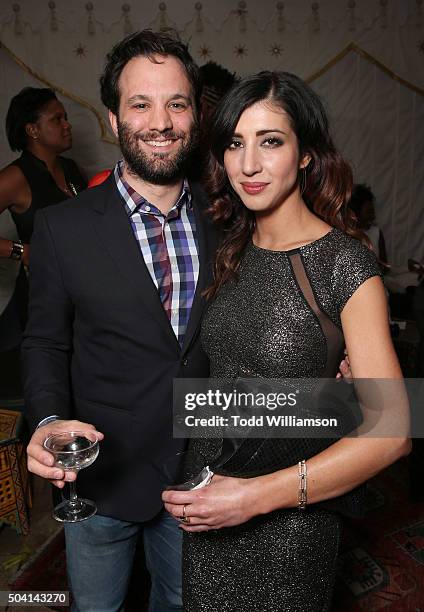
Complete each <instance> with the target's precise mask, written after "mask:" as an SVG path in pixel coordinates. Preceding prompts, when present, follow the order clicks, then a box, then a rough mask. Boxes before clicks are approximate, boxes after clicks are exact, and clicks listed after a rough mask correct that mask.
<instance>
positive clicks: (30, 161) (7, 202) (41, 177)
mask: <svg viewBox="0 0 424 612" xmlns="http://www.w3.org/2000/svg"><path fill="white" fill-rule="evenodd" d="M6 133H7V138H8V141H9V145H10V148H11V149H12V151H21V152H22V154H21V156H20V157H19V158H18V159H16V160H15V161H13V162H12V163H11V164H9V165H8V166H6V168H3V170H1V171H0V214H1V213H2V212H4V211H5V210H6V209H8V210H9V211H10V213H11V215H12V218H13V221H14V222H15V225H16V230H17V234H18V238H19V240H16V241H15V240H9V239H8V238H4V237H0V257H2V258H9V259H14V260H16V261H21V262H22V264H23V265H25V266H28V264H29V243H30V241H31V236H32V231H33V224H34V217H35V213H36V212H37V210H38V209H40V208H44V207H45V206H51V205H52V204H58V203H59V202H62V201H63V200H66V199H68V198H72V197H73V196H75V195H76V194H77V193H78V192H79V191H82V190H83V189H85V188H86V186H87V182H86V180H85V178H84V177H83V176H82V174H81V172H80V171H79V169H78V166H77V165H76V163H75V162H74V161H73V160H72V159H69V158H66V157H62V155H61V154H62V153H64V152H65V151H67V150H68V149H70V148H71V146H72V130H71V124H70V123H69V121H68V118H67V115H66V111H65V109H64V107H63V104H62V103H61V102H60V101H59V100H58V99H57V97H56V94H55V93H54V91H53V90H51V89H47V88H36V87H26V88H25V89H22V90H21V91H20V92H19V93H18V94H17V95H16V96H14V97H13V98H12V100H11V102H10V105H9V109H8V112H7V116H6ZM27 304H28V283H27V277H26V273H25V270H24V268H23V266H21V267H20V270H19V273H18V276H17V279H16V283H15V290H14V293H13V295H12V297H11V299H10V300H9V302H8V304H7V306H6V308H5V310H4V311H3V312H2V314H1V317H0V383H1V385H0V386H1V389H2V397H8V396H9V397H12V396H16V397H19V396H20V395H21V389H20V386H21V383H20V378H19V371H20V355H19V345H20V342H21V335H22V331H23V329H24V327H25V323H26V315H27Z"/></svg>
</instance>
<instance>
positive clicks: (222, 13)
mask: <svg viewBox="0 0 424 612" xmlns="http://www.w3.org/2000/svg"><path fill="white" fill-rule="evenodd" d="M166 26H172V27H174V28H176V29H177V30H178V31H179V33H180V35H181V37H182V38H183V39H184V40H185V41H187V42H188V43H189V45H190V50H191V52H192V54H193V55H194V57H195V59H196V60H197V61H198V62H199V64H203V63H205V62H206V61H208V60H214V61H216V62H218V63H220V64H222V65H223V66H225V67H226V68H228V69H229V70H231V71H235V72H237V73H238V74H247V73H250V72H255V71H258V70H261V69H284V70H289V71H292V72H295V73H296V74H298V75H299V76H301V77H303V78H305V79H307V80H308V81H309V82H310V83H311V85H312V86H313V87H314V88H315V89H316V91H317V92H318V93H319V94H320V95H321V96H322V97H323V99H324V101H325V103H326V106H327V108H328V110H329V114H330V119H331V125H332V131H333V135H334V137H335V140H336V142H337V144H338V146H339V147H340V149H341V151H342V152H343V153H344V155H345V156H346V157H347V158H348V159H349V160H350V162H351V163H352V165H353V168H354V172H355V180H357V181H360V182H363V181H366V182H368V183H369V184H370V185H371V187H372V189H373V190H374V192H375V194H376V196H377V217H378V222H379V224H380V226H381V227H382V228H383V231H384V233H385V236H386V240H387V242H388V252H389V258H390V260H391V261H392V262H393V263H394V264H398V265H404V264H405V263H406V260H407V258H408V257H415V258H421V259H424V223H423V222H422V221H421V216H422V214H421V210H422V198H423V196H422V194H423V186H424V185H423V183H424V166H423V164H422V161H421V160H422V159H423V153H424V150H423V149H424V137H423V136H424V121H423V119H424V70H423V64H424V2H423V0H373V1H370V0H356V1H355V0H346V1H345V2H343V1H340V0H337V1H336V0H332V1H331V0H321V2H309V1H307V0H287V1H286V2H275V1H274V0H261V1H260V2H259V1H257V0H255V1H253V0H250V1H241V2H234V1H231V0H230V1H228V0H203V2H194V1H192V0H168V2H167V3H165V2H160V3H158V2H150V1H149V2H146V1H144V2H137V3H135V2H133V3H124V4H122V5H121V4H120V3H116V2H112V0H102V2H85V1H84V0H73V2H68V1H67V0H56V2H53V1H50V2H47V1H45V0H21V1H20V2H15V3H13V2H6V1H5V0H3V2H2V3H1V5H0V41H1V43H2V46H1V47H0V79H1V82H2V91H3V96H2V97H1V100H0V121H1V126H0V128H1V130H2V132H1V135H2V137H1V138H0V164H1V165H3V164H4V163H6V162H8V161H10V160H11V159H13V155H12V154H11V152H10V151H9V150H8V147H7V142H6V139H5V137H4V117H5V114H6V110H7V106H8V103H9V100H10V98H11V97H12V96H13V95H14V94H15V93H16V92H17V91H19V90H20V89H21V88H22V87H23V86H25V85H34V86H42V85H43V84H47V83H49V84H51V85H52V86H54V87H55V88H56V89H57V90H58V91H59V93H60V97H61V99H62V101H63V102H64V104H65V106H66V109H67V111H68V114H69V116H70V119H71V121H72V124H73V129H74V148H73V150H72V153H71V155H72V157H74V158H75V159H76V160H77V161H78V163H79V164H80V165H81V166H82V167H83V168H84V169H85V171H86V172H87V174H88V175H92V174H93V173H94V172H96V171H98V170H100V169H102V168H105V167H110V166H111V165H112V164H113V163H114V161H115V160H116V159H117V158H118V156H119V149H118V148H117V146H116V145H115V144H113V137H112V134H111V132H110V130H109V128H108V122H107V114H106V113H105V111H104V109H103V108H102V105H101V102H100V100H99V96H98V76H99V74H100V72H101V70H102V66H103V63H104V57H105V54H106V52H107V51H108V50H109V49H110V48H111V46H112V45H113V44H114V43H115V42H116V41H118V40H119V39H120V38H122V37H123V36H124V35H125V34H127V33H129V32H131V31H134V30H136V29H140V28H144V27H152V28H153V29H159V28H161V27H166Z"/></svg>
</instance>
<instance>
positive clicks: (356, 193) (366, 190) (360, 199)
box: [349, 183, 375, 216]
mask: <svg viewBox="0 0 424 612" xmlns="http://www.w3.org/2000/svg"><path fill="white" fill-rule="evenodd" d="M365 202H372V203H374V202H375V196H374V194H373V192H372V191H371V188H370V187H368V185H365V184H364V183H357V184H356V185H354V187H353V190H352V197H351V199H350V202H349V208H351V209H352V210H353V212H354V213H355V215H356V216H358V215H359V214H360V213H361V208H362V206H363V205H364V204H365Z"/></svg>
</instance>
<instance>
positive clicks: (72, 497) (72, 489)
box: [69, 480, 78, 509]
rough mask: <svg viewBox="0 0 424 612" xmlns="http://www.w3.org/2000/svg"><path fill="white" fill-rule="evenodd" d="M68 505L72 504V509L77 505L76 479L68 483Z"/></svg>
mask: <svg viewBox="0 0 424 612" xmlns="http://www.w3.org/2000/svg"><path fill="white" fill-rule="evenodd" d="M69 505H70V506H72V509H75V508H77V506H78V495H77V483H76V480H72V481H71V482H70V483H69Z"/></svg>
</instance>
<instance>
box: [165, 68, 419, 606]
mask: <svg viewBox="0 0 424 612" xmlns="http://www.w3.org/2000/svg"><path fill="white" fill-rule="evenodd" d="M351 184H352V179H351V172H350V169H349V167H348V165H347V164H346V163H345V162H344V161H343V159H342V158H341V156H340V155H339V153H338V152H337V151H336V149H335V147H334V145H333V143H332V141H331V138H330V136H329V133H328V125H327V118H326V115H325V111H324V109H323V107H322V104H321V102H320V100H319V98H318V97H317V95H316V94H315V93H314V92H313V91H312V90H311V89H310V88H309V87H308V86H307V85H306V84H305V83H303V82H302V81H301V80H300V79H298V78H297V77H295V76H294V75H291V74H288V73H272V72H263V73H260V74H258V75H255V76H252V77H246V78H245V79H243V80H242V81H241V82H240V83H238V84H237V85H236V86H235V87H234V88H233V89H232V90H231V92H230V93H229V94H227V95H226V97H225V98H224V100H223V101H222V103H221V105H220V107H219V109H218V111H217V113H216V115H215V121H214V127H213V131H212V156H211V179H210V186H211V194H212V206H211V211H212V214H213V218H214V219H215V221H216V222H217V223H219V224H220V225H221V226H222V229H223V234H222V235H223V240H222V243H221V246H220V249H219V251H218V254H217V259H216V263H215V282H214V285H213V286H212V287H211V289H210V291H209V305H208V309H207V312H206V314H205V317H204V321H203V325H202V332H201V333H202V341H203V345H204V348H205V350H206V352H207V353H208V355H209V357H210V361H211V376H212V377H214V378H222V379H236V378H246V377H248V378H260V379H267V378H273V379H278V378H286V379H287V378H293V377H297V378H299V377H302V378H309V379H311V378H316V379H318V378H322V377H324V378H331V377H333V376H335V375H336V372H337V364H338V363H339V359H340V351H341V350H343V347H344V345H346V347H347V350H348V353H349V357H350V363H351V368H352V373H353V376H354V377H355V378H390V379H401V372H400V369H399V365H398V362H397V359H396V355H395V353H394V350H393V346H392V343H391V339H390V333H389V326H388V315H387V306H386V297H385V292H384V289H383V285H382V283H381V280H380V277H379V271H378V265H377V262H376V259H375V257H374V255H373V254H372V253H371V252H370V251H369V250H368V249H367V248H366V247H365V246H363V245H362V244H361V242H360V240H358V239H357V238H360V236H359V233H357V232H355V228H354V225H353V223H352V220H351V219H350V218H349V216H348V213H347V212H346V202H347V200H348V199H349V195H350V190H351ZM396 409H397V414H398V415H399V418H400V422H401V423H403V424H404V425H405V429H404V431H405V432H407V408H406V403H405V402H404V403H402V402H400V403H399V405H398V406H397V408H396ZM254 443H255V442H254V441H250V442H249V443H248V442H246V444H251V445H252V444H253V446H252V448H253V447H254ZM220 444H222V440H221V441H219V440H194V441H192V448H194V449H195V450H196V451H197V452H198V453H199V454H201V455H203V456H204V457H206V462H207V463H208V462H209V461H212V460H213V457H214V456H215V455H216V453H217V452H219V446H220ZM248 448H249V447H248ZM240 450H241V449H240ZM407 452H409V440H408V438H407V434H406V433H405V434H402V433H399V436H398V437H394V436H392V437H390V438H389V437H380V438H367V437H356V438H353V437H344V438H342V439H340V440H338V441H336V442H334V440H330V441H329V440H322V439H309V438H298V439H294V438H291V439H282V440H272V439H270V440H267V441H266V443H265V444H262V445H259V446H257V447H256V450H255V452H252V454H251V455H249V454H247V455H246V452H244V453H243V452H239V453H236V454H235V455H234V457H233V458H232V460H231V461H229V462H227V464H226V468H225V470H224V471H222V472H221V473H220V474H219V475H217V474H215V476H214V477H213V479H212V482H211V484H210V485H209V486H206V487H204V488H201V489H198V490H193V491H167V492H165V493H164V494H163V499H164V501H165V507H166V508H167V510H168V511H169V512H171V513H172V514H173V515H174V516H175V517H176V518H180V520H181V527H182V529H183V530H184V532H185V534H184V536H185V537H184V546H183V597H184V606H185V609H186V610H187V612H201V611H204V612H227V611H228V612H230V611H231V612H280V611H281V612H283V611H284V612H295V611H296V612H318V611H323V610H328V609H329V606H330V602H331V594H332V589H333V584H334V576H335V565H336V559H337V551H338V543H339V537H340V528H341V517H342V515H343V514H357V513H359V512H360V511H361V501H362V497H361V493H362V489H361V487H360V485H361V484H362V483H364V482H365V481H366V480H367V479H369V478H370V477H372V476H374V475H375V474H376V473H377V472H378V471H380V470H381V469H383V468H385V467H386V466H388V465H389V464H391V463H392V462H393V461H395V460H396V459H398V458H399V457H401V456H402V455H404V454H406V453H407ZM276 457H277V458H278V461H279V465H278V468H276V467H275V466H276ZM241 458H243V459H241ZM258 474H260V475H258ZM305 506H306V507H305Z"/></svg>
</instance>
